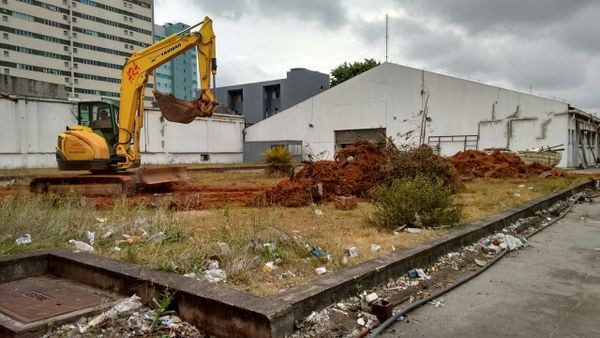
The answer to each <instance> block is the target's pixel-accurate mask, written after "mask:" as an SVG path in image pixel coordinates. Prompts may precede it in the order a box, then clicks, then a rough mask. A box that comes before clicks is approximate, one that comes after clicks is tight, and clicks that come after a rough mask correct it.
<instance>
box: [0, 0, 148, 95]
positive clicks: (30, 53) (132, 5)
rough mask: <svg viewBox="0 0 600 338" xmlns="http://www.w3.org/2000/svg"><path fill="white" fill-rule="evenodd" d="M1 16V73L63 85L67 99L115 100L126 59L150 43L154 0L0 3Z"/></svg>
mask: <svg viewBox="0 0 600 338" xmlns="http://www.w3.org/2000/svg"><path fill="white" fill-rule="evenodd" d="M0 15H1V16H2V19H1V21H0V34H1V35H2V36H1V37H0V53H2V54H1V55H2V58H0V71H1V72H2V74H7V75H13V76H18V77H23V78H28V79H35V80H40V81H46V82H50V83H57V84H63V85H65V86H66V89H67V91H68V94H69V97H78V98H94V99H98V98H99V97H112V98H118V97H119V88H120V79H121V69H122V67H123V64H124V63H125V60H126V59H127V57H129V56H130V55H131V53H133V52H135V51H138V50H140V49H142V48H145V47H147V46H149V45H150V44H152V43H153V1H152V0H126V1H117V0H113V1H109V0H95V1H91V0H45V1H42V0H0ZM153 83H154V79H152V78H150V79H149V81H148V85H147V88H146V94H145V96H146V100H147V102H148V103H149V102H150V101H151V100H152V94H151V88H152V87H153Z"/></svg>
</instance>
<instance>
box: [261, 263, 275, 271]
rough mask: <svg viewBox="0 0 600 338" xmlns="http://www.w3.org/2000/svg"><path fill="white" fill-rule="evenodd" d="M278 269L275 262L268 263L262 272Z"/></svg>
mask: <svg viewBox="0 0 600 338" xmlns="http://www.w3.org/2000/svg"><path fill="white" fill-rule="evenodd" d="M275 269H277V266H276V265H275V262H266V263H265V265H264V266H263V268H262V271H264V272H271V271H273V270H275Z"/></svg>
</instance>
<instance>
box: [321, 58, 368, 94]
mask: <svg viewBox="0 0 600 338" xmlns="http://www.w3.org/2000/svg"><path fill="white" fill-rule="evenodd" d="M379 63H380V62H379V61H375V60H374V59H365V61H364V62H361V61H356V62H353V63H347V62H344V63H342V64H341V65H339V66H337V67H336V68H334V69H332V70H331V87H333V86H336V85H339V84H340V83H342V82H344V81H346V80H348V79H351V78H353V77H355V76H356V75H358V74H360V73H362V72H365V71H367V70H369V69H371V68H373V67H375V66H378V65H379Z"/></svg>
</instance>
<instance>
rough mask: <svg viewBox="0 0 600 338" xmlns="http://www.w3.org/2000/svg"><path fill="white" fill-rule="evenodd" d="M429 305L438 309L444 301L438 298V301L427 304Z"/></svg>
mask: <svg viewBox="0 0 600 338" xmlns="http://www.w3.org/2000/svg"><path fill="white" fill-rule="evenodd" d="M429 304H431V305H433V307H434V308H436V309H437V308H438V307H440V306H442V305H445V304H444V300H443V299H441V298H440V300H432V301H431V302H429Z"/></svg>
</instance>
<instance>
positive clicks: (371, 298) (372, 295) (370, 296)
mask: <svg viewBox="0 0 600 338" xmlns="http://www.w3.org/2000/svg"><path fill="white" fill-rule="evenodd" d="M378 299H379V296H378V295H377V294H376V293H375V292H372V293H369V294H367V295H365V302H367V303H368V304H371V303H373V302H374V301H376V300H378Z"/></svg>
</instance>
